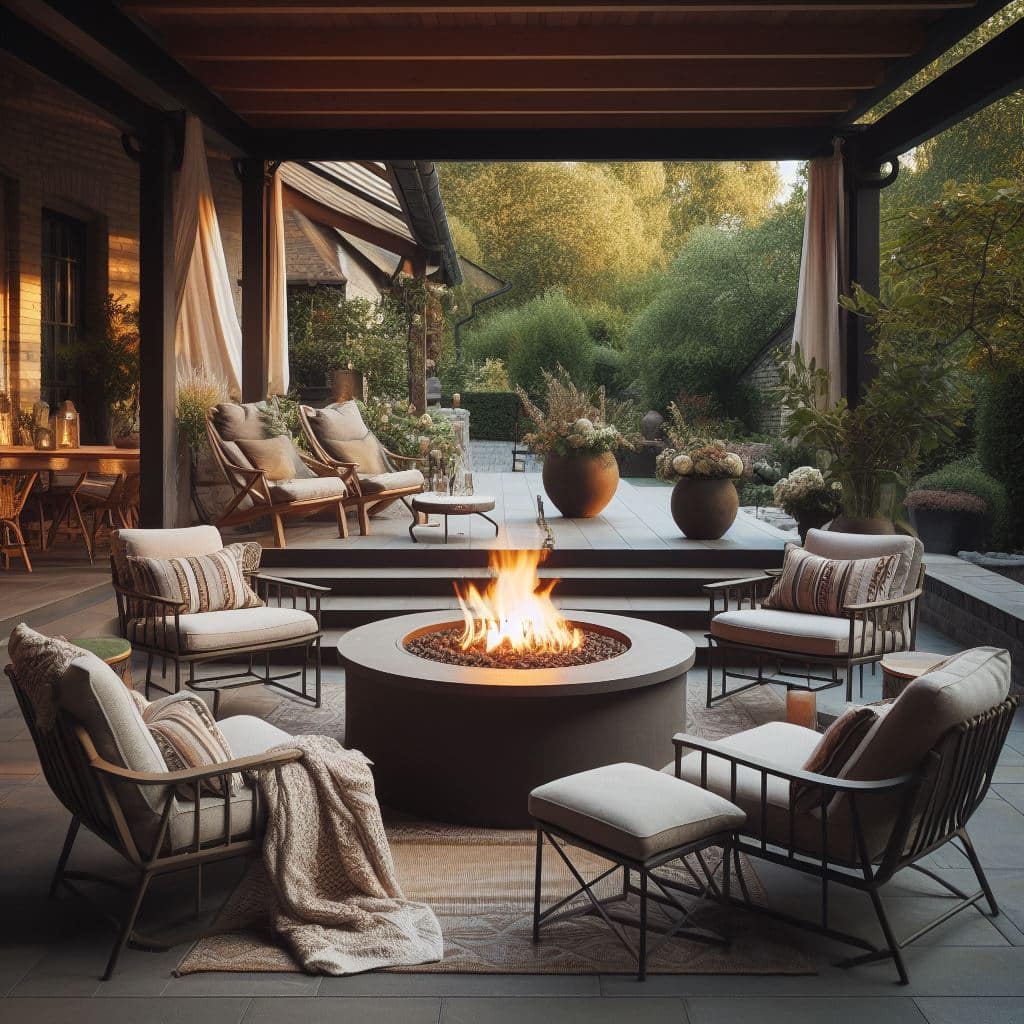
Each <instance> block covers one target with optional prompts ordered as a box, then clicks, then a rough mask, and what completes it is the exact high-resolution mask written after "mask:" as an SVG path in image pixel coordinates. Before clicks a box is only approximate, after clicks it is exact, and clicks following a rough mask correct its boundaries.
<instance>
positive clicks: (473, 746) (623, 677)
mask: <svg viewBox="0 0 1024 1024" xmlns="http://www.w3.org/2000/svg"><path fill="white" fill-rule="evenodd" d="M495 556H496V557H495V559H494V560H493V561H492V569H493V570H494V572H495V576H494V579H493V580H492V581H491V584H490V585H489V586H488V587H487V588H486V589H485V590H484V591H482V592H481V591H479V590H477V589H476V588H475V587H468V588H466V589H465V590H461V591H459V590H457V593H458V596H459V600H460V604H461V607H462V618H461V620H459V621H453V619H452V616H451V613H450V612H431V613H425V614H418V615H404V616H400V617H397V618H390V619H382V620H380V621H378V622H374V623H371V624H369V625H366V626H360V627H359V628H357V629H353V630H351V631H350V632H349V633H347V634H346V635H345V636H344V637H342V639H341V640H340V641H339V643H338V650H339V652H340V655H341V659H342V662H343V664H344V665H345V669H346V674H345V700H346V706H345V721H346V731H345V742H346V745H347V746H349V747H355V748H357V749H359V750H362V751H363V752H364V753H365V754H366V755H367V756H368V757H369V758H370V759H371V760H372V761H373V762H374V777H375V780H376V785H377V792H378V795H379V797H380V799H381V801H382V802H383V803H384V804H386V805H389V806H391V807H393V808H396V809H399V810H402V811H406V812H409V813H412V814H416V815H419V816H422V817H427V818H432V819H435V820H439V821H446V822H453V823H459V824H467V825H480V826H490V827H499V828H517V827H524V826H527V825H529V816H528V814H527V810H526V797H527V794H528V793H529V792H530V790H531V789H533V788H534V787H535V786H538V785H540V784H541V783H543V782H548V781H550V780H551V779H554V778H558V777H560V776H562V775H568V774H571V773H572V772H577V771H583V770H585V769H587V768H594V767H597V766H598V765H601V764H610V763H615V762H620V761H631V762H634V763H637V764H643V765H647V766H648V767H653V768H661V767H662V766H663V765H665V764H667V763H668V762H669V761H670V760H671V757H672V743H671V740H672V735H673V733H675V732H677V731H680V730H682V729H683V728H684V727H685V716H686V672H687V670H688V669H689V668H690V666H691V665H692V664H693V660H694V647H693V644H692V643H691V642H690V640H689V639H688V638H687V637H686V636H685V635H684V634H682V633H680V632H678V631H676V630H674V629H670V628H668V627H666V626H661V625H658V624H656V623H651V622H646V621H643V620H640V619H632V618H626V617H624V616H617V615H602V614H598V613H594V612H582V611H578V612H577V611H573V612H571V613H570V615H571V618H570V619H565V618H563V617H562V615H561V613H560V612H559V611H558V609H557V608H556V607H555V606H554V604H553V603H552V601H551V591H552V588H553V587H554V585H555V583H554V582H550V583H545V584H544V585H540V584H539V583H538V581H537V576H536V568H537V562H538V553H537V552H496V553H495Z"/></svg>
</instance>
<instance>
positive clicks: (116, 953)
mask: <svg viewBox="0 0 1024 1024" xmlns="http://www.w3.org/2000/svg"><path fill="white" fill-rule="evenodd" d="M151 878H152V875H150V874H149V873H148V872H143V874H142V877H141V878H140V879H139V887H138V889H136V891H135V898H134V899H133V900H132V906H131V910H130V911H129V912H128V916H127V917H126V918H125V919H124V924H123V925H121V931H120V932H119V933H118V936H117V939H116V940H115V941H114V948H113V949H112V950H111V951H110V959H109V960H108V961H107V969H106V970H105V971H104V972H103V979H102V980H103V981H110V978H111V975H113V973H114V968H115V967H116V966H117V961H118V960H119V959H120V957H121V953H122V951H123V950H124V947H125V945H126V943H127V942H128V939H129V938H130V937H131V934H132V930H133V929H134V928H135V921H136V919H137V918H138V916H139V910H140V909H141V907H142V901H143V899H145V897H146V890H147V889H148V888H149V882H150V879H151Z"/></svg>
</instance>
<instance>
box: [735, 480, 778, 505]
mask: <svg viewBox="0 0 1024 1024" xmlns="http://www.w3.org/2000/svg"><path fill="white" fill-rule="evenodd" d="M736 490H738V491H739V492H740V504H741V505H746V506H750V505H753V506H755V507H756V508H767V507H769V506H771V505H774V504H775V500H774V497H773V495H772V486H771V484H759V483H755V482H754V481H753V480H739V481H737V483H736Z"/></svg>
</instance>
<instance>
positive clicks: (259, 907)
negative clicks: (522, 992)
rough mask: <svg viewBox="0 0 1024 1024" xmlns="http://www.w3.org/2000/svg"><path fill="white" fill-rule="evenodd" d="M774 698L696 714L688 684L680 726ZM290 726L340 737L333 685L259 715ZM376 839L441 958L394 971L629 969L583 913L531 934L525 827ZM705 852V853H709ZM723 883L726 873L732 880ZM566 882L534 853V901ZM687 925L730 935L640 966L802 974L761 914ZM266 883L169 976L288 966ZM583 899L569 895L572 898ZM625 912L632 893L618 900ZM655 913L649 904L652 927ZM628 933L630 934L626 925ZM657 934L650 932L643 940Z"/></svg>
mask: <svg viewBox="0 0 1024 1024" xmlns="http://www.w3.org/2000/svg"><path fill="white" fill-rule="evenodd" d="M784 709H785V705H784V702H783V701H782V699H781V698H780V697H779V696H778V694H776V693H775V691H774V690H772V689H771V688H769V687H759V688H758V689H756V690H752V691H748V692H746V693H744V694H742V695H741V696H740V697H737V698H733V699H732V700H729V701H725V702H723V703H721V704H719V705H717V706H716V707H715V708H714V710H712V711H707V710H706V709H705V708H704V705H703V698H702V690H701V688H700V687H699V686H693V687H691V692H690V699H689V707H688V716H689V728H690V730H691V731H694V732H696V733H698V734H700V735H703V736H706V737H708V738H716V737H719V736H723V735H729V734H731V733H733V732H737V731H739V730H741V729H748V728H752V727H753V726H755V725H759V724H761V723H762V722H766V721H771V720H773V719H778V718H781V717H782V715H783V713H784ZM269 718H270V720H271V721H272V722H274V724H276V725H278V726H280V727H281V728H283V729H287V730H288V731H290V732H296V733H298V732H314V731H315V732H321V733H327V734H329V735H336V736H342V735H344V688H343V687H341V686H337V685H333V686H329V687H327V688H325V692H324V706H323V707H322V708H321V709H319V710H315V709H311V708H308V707H303V706H299V705H297V704H295V703H293V702H291V701H284V702H282V704H280V705H279V706H278V707H277V708H275V709H274V711H273V712H272V713H271V715H270V716H269ZM388 837H389V839H390V841H391V848H392V852H393V855H394V858H395V865H396V868H397V871H398V875H399V879H400V880H401V883H402V887H403V889H404V891H405V893H406V895H407V896H408V897H409V898H410V899H415V900H422V901H423V902H425V903H428V904H430V906H431V907H432V908H433V909H434V912H435V913H436V914H437V916H438V919H439V920H440V922H441V930H442V933H443V934H444V939H445V955H444V960H443V961H441V962H440V963H436V964H424V965H421V966H418V967H413V968H402V969H400V970H402V971H405V972H424V973H469V974H631V973H633V972H634V971H635V969H636V968H635V962H634V961H633V959H632V957H631V956H630V955H629V954H628V953H627V952H626V950H625V949H624V948H623V947H622V945H621V944H620V943H619V941H618V940H617V939H616V938H615V936H614V935H613V934H612V933H611V932H610V931H609V929H608V928H607V926H606V925H604V923H603V922H602V921H600V919H598V918H596V917H593V916H582V917H575V918H571V919H569V920H567V921H564V922H559V921H555V922H553V923H551V924H548V925H545V927H544V929H543V931H542V933H541V942H540V943H539V944H538V945H536V946H535V945H534V944H533V942H532V941H531V929H532V920H531V914H532V901H533V871H534V843H535V838H534V833H533V832H531V831H520V830H497V829H471V828H463V827H459V826H453V825H438V824H433V823H427V822H416V821H401V820H397V819H395V820H392V821H390V822H389V823H388ZM571 856H572V858H573V861H574V863H576V864H577V866H578V867H579V869H580V870H581V872H582V874H583V876H584V877H585V878H593V877H595V876H596V875H598V874H600V873H601V871H603V870H604V869H605V868H606V867H607V862H606V861H602V860H601V859H600V858H598V857H596V856H593V855H591V854H588V853H585V852H584V851H581V850H573V851H572V854H571ZM714 859H715V856H714V854H713V853H712V854H711V856H710V860H712V861H713V860H714ZM741 869H742V872H743V878H744V881H745V882H746V885H747V888H748V891H749V893H750V898H751V900H752V901H753V902H754V903H757V904H761V905H763V904H764V903H765V895H764V891H763V888H762V886H761V883H760V880H759V879H758V877H757V875H756V873H755V872H754V869H753V867H752V865H751V864H750V862H749V861H747V860H746V859H745V858H743V859H742V860H741ZM662 873H663V874H665V875H667V876H668V877H672V876H675V877H677V878H679V879H680V880H681V881H687V882H689V881H691V878H690V876H689V874H688V873H687V872H686V871H685V869H683V868H682V867H678V868H672V869H669V868H663V869H662ZM617 879H618V876H615V877H613V878H610V879H608V880H606V881H605V882H604V883H602V884H601V886H599V887H598V889H597V892H598V894H599V895H601V896H607V895H612V894H614V893H615V892H616V889H617V886H618V885H619V881H618V880H617ZM733 884H734V885H735V884H736V883H735V880H734V882H733ZM574 888H575V883H574V882H573V880H572V878H571V876H570V875H569V872H568V870H567V869H566V868H565V866H564V864H563V863H562V861H561V859H560V858H559V857H558V855H557V854H556V853H555V852H554V851H553V850H550V849H548V850H547V851H546V856H545V858H544V874H543V889H542V894H543V905H544V906H550V905H551V904H552V903H553V902H555V901H556V900H558V899H560V898H561V897H562V896H565V895H568V894H569V893H570V892H571V891H572V890H573V889H574ZM683 902H684V904H686V905H687V906H690V907H691V908H692V909H693V911H694V914H695V918H694V923H695V924H696V925H697V926H701V927H707V928H709V929H711V930H713V931H714V930H718V931H722V930H725V929H728V930H730V931H731V932H732V937H733V938H732V943H731V945H730V946H729V947H728V948H723V947H719V946H709V945H705V944H701V943H697V942H694V941H692V940H688V939H684V938H675V939H673V940H671V941H670V942H668V943H666V944H665V945H664V946H662V947H661V948H660V949H658V950H657V951H656V952H654V953H653V954H652V956H651V958H650V961H649V967H648V969H649V971H651V972H652V973H662V974H813V973H815V972H814V968H813V966H812V965H811V963H810V961H809V960H808V959H807V957H806V956H805V955H804V954H803V953H802V952H801V951H800V950H799V949H798V948H797V947H796V946H795V945H794V943H793V941H792V938H791V935H790V933H789V932H788V931H787V930H786V929H785V928H784V927H782V926H780V925H778V924H776V923H775V922H772V921H771V920H770V919H767V918H763V917H760V916H756V915H753V914H750V913H744V912H743V911H742V910H736V911H733V912H731V913H730V914H729V915H728V917H727V918H726V917H725V916H724V915H723V912H722V911H721V909H720V908H719V907H718V906H717V905H716V904H714V903H713V902H710V901H703V902H699V901H697V900H695V899H693V898H689V897H684V899H683ZM268 903H269V882H268V880H267V878H266V876H265V874H264V873H263V868H262V866H261V865H260V864H258V863H257V864H255V865H254V866H253V867H252V868H251V869H250V870H249V872H248V873H247V874H246V876H245V877H244V878H243V880H242V882H241V883H240V884H239V886H238V888H237V889H236V890H235V892H234V893H233V894H232V895H231V897H230V898H229V899H228V901H227V903H226V904H225V906H224V908H223V909H222V911H221V912H220V914H219V915H218V918H217V920H216V922H215V934H211V935H208V936H206V937H205V938H202V939H200V940H199V941H198V942H196V944H195V945H194V946H193V947H192V949H191V950H190V951H189V952H188V954H187V955H186V956H185V958H184V959H183V960H182V962H181V964H180V965H179V967H178V971H177V973H178V974H195V973H200V972H205V971H259V972H262V971H286V972H297V971H299V970H300V968H299V967H298V966H297V965H296V963H295V962H294V961H293V960H292V958H291V957H290V955H289V954H288V952H287V950H286V949H284V948H283V947H281V946H280V945H278V944H277V942H276V940H275V938H274V936H273V935H272V933H271V930H270V927H269V922H268V919H267V914H266V907H267V906H268ZM584 903H585V897H580V898H579V904H580V905H583V904H584ZM628 909H630V910H632V911H635V909H636V901H635V899H633V900H631V901H630V906H629V908H628ZM659 914H660V912H659V911H657V910H652V911H651V915H652V916H651V921H652V924H654V923H655V922H657V920H658V918H659ZM634 934H635V933H634ZM657 942H658V937H657V936H654V935H652V937H651V946H652V948H653V947H654V945H655V944H656V943H657Z"/></svg>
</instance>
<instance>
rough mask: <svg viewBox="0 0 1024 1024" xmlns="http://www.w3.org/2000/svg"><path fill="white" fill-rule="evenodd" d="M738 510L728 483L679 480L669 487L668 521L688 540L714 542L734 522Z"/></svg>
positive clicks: (731, 486) (738, 500)
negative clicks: (669, 509)
mask: <svg viewBox="0 0 1024 1024" xmlns="http://www.w3.org/2000/svg"><path fill="white" fill-rule="evenodd" d="M739 508H740V496H739V494H738V493H737V491H736V485H735V484H734V483H733V481H732V480H707V479H702V478H700V477H694V478H689V477H683V478H682V479H681V480H679V481H678V482H677V483H676V485H675V487H673V488H672V518H673V519H674V520H675V521H676V526H678V527H679V529H680V531H682V533H683V534H684V535H685V536H687V537H689V538H690V540H718V538H719V537H722V536H723V535H724V534H725V533H726V531H727V530H728V529H729V527H730V526H732V524H733V523H734V522H735V521H736V513H737V512H738V511H739Z"/></svg>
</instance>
